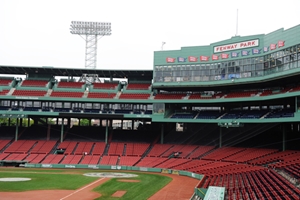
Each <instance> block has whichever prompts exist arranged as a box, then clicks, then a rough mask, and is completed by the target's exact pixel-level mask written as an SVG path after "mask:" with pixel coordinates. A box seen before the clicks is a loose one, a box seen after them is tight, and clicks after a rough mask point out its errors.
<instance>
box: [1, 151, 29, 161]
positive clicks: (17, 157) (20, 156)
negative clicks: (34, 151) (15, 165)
mask: <svg viewBox="0 0 300 200" xmlns="http://www.w3.org/2000/svg"><path fill="white" fill-rule="evenodd" d="M26 157H27V154H23V153H12V154H9V155H8V156H7V157H5V159H4V160H5V161H22V160H24V159H25V158H26Z"/></svg>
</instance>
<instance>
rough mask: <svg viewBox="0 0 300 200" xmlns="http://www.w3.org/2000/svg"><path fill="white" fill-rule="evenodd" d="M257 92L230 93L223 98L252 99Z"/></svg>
mask: <svg viewBox="0 0 300 200" xmlns="http://www.w3.org/2000/svg"><path fill="white" fill-rule="evenodd" d="M257 93H258V91H240V92H230V93H228V94H227V95H226V96H225V98H240V97H252V96H255V95H256V94H257Z"/></svg>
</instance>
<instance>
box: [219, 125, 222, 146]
mask: <svg viewBox="0 0 300 200" xmlns="http://www.w3.org/2000/svg"><path fill="white" fill-rule="evenodd" d="M221 147H222V127H220V143H219V148H221Z"/></svg>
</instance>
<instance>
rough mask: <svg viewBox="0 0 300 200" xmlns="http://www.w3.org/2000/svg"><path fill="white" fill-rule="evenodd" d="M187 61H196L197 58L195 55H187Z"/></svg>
mask: <svg viewBox="0 0 300 200" xmlns="http://www.w3.org/2000/svg"><path fill="white" fill-rule="evenodd" d="M188 59H189V62H197V61H198V58H197V57H195V56H189V58H188Z"/></svg>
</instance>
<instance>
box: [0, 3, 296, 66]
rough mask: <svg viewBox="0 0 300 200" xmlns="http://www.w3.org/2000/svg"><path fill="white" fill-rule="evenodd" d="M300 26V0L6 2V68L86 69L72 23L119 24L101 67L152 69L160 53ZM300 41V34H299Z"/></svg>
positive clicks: (2, 51) (0, 17) (1, 13)
mask: <svg viewBox="0 0 300 200" xmlns="http://www.w3.org/2000/svg"><path fill="white" fill-rule="evenodd" d="M237 9H238V13H239V14H238V35H240V36H248V35H255V34H267V33H270V32H272V31H275V30H277V29H280V28H284V29H288V28H291V27H293V26H296V25H298V24H300V17H299V13H300V0H285V1H279V0H272V1H271V0H265V1H264V0H251V1H242V0H227V1H225V0H210V1H201V0H181V1H179V0H148V1H147V0H84V1H83V0H82V1H79V0H0V65H17V66H38V67H39V66H53V67H63V68H64V67H68V68H69V67H72V68H84V65H85V41H84V40H83V39H82V38H81V37H80V36H78V35H72V34H71V33H70V30H69V28H70V24H71V21H93V22H111V23H112V35H111V36H105V37H102V38H101V39H100V40H99V41H98V61H97V69H152V68H153V52H154V51H159V50H160V49H161V45H162V42H163V41H164V42H166V44H165V45H164V50H177V49H180V48H181V47H183V46H202V45H209V44H210V43H213V42H218V41H221V40H225V39H229V38H231V37H232V36H234V35H235V34H236V18H237ZM299 37H300V36H299Z"/></svg>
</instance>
